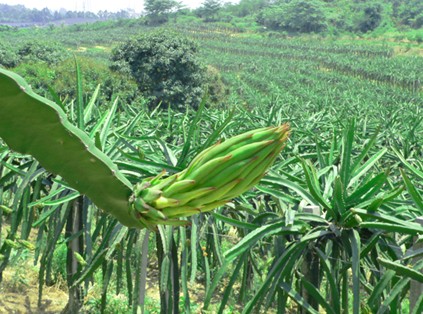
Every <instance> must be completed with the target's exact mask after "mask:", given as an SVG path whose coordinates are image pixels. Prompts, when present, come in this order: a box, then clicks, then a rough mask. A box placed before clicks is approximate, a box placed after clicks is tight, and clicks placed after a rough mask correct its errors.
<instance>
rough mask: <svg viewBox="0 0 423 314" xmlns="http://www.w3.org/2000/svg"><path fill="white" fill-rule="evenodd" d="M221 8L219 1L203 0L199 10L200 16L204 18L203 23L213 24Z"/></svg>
mask: <svg viewBox="0 0 423 314" xmlns="http://www.w3.org/2000/svg"><path fill="white" fill-rule="evenodd" d="M221 7H222V4H221V2H220V0H205V1H204V2H203V5H202V7H200V8H199V12H200V16H201V17H203V18H204V21H205V22H213V21H215V20H216V15H217V13H218V12H219V10H220V9H221Z"/></svg>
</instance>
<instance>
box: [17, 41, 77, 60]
mask: <svg viewBox="0 0 423 314" xmlns="http://www.w3.org/2000/svg"><path fill="white" fill-rule="evenodd" d="M18 55H19V56H20V58H21V59H22V62H28V63H29V62H39V61H42V62H46V63H48V64H57V63H59V62H61V61H63V60H65V59H66V58H68V57H69V52H68V51H67V50H66V49H65V48H64V47H63V46H61V45H58V44H54V43H50V42H49V43H43V42H28V43H26V44H24V45H23V46H22V47H21V48H20V49H19V51H18Z"/></svg>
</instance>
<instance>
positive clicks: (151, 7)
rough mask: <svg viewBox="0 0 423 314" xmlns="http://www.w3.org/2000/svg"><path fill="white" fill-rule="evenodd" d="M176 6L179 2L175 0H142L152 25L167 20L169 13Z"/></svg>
mask: <svg viewBox="0 0 423 314" xmlns="http://www.w3.org/2000/svg"><path fill="white" fill-rule="evenodd" d="M178 6H179V3H178V2H177V1H176V0H146V1H145V2H144V10H145V11H146V13H147V17H148V19H149V23H150V24H153V25H157V24H162V23H165V22H167V21H168V19H169V14H170V13H171V12H172V11H173V10H175V9H176V8H177V7H178Z"/></svg>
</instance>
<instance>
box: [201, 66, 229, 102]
mask: <svg viewBox="0 0 423 314" xmlns="http://www.w3.org/2000/svg"><path fill="white" fill-rule="evenodd" d="M206 78H207V81H206V87H207V95H208V100H209V101H210V102H212V103H213V104H217V105H219V104H220V103H221V102H222V101H223V100H224V99H225V97H226V95H227V93H228V92H229V90H228V88H227V87H226V86H225V83H224V82H223V80H222V76H221V74H220V72H219V70H218V69H216V68H215V67H212V66H211V65H209V66H207V74H206Z"/></svg>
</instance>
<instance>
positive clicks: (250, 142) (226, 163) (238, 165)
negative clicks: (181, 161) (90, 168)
mask: <svg viewBox="0 0 423 314" xmlns="http://www.w3.org/2000/svg"><path fill="white" fill-rule="evenodd" d="M288 135H289V126H288V125H286V124H285V125H281V126H279V127H269V128H262V129H258V130H253V131H249V132H247V133H244V134H241V135H238V136H235V137H232V138H230V139H228V140H226V141H224V142H222V143H220V142H219V143H217V144H215V145H213V146H211V147H209V148H207V149H205V150H204V151H202V152H201V153H199V154H198V155H197V156H196V157H195V158H194V160H193V161H192V162H191V163H190V164H189V166H188V167H187V168H186V169H185V170H183V171H181V172H179V173H177V174H174V175H172V176H170V177H167V178H163V177H164V175H165V172H161V173H160V174H159V175H158V176H156V177H154V178H149V179H146V180H143V181H142V182H140V183H139V184H137V185H136V187H135V189H134V194H133V195H132V196H131V200H130V203H131V206H130V213H131V215H133V216H134V217H135V218H136V219H137V220H138V221H140V222H141V224H143V225H144V226H145V227H147V228H150V229H154V228H155V227H156V225H157V224H166V225H174V226H182V225H186V224H187V221H186V220H179V218H180V217H187V216H191V215H194V214H196V213H200V212H207V211H211V210H213V209H214V208H216V207H219V206H222V205H224V204H225V203H227V202H229V201H230V200H231V199H233V198H234V197H237V196H239V195H241V194H242V193H244V192H246V191H248V190H249V189H250V188H252V187H253V186H254V185H255V184H257V183H258V182H259V181H260V179H261V178H262V177H263V176H264V175H265V173H266V171H267V169H268V168H269V167H270V166H271V165H272V164H273V162H274V161H275V159H276V158H277V157H278V155H279V153H280V151H281V150H282V148H283V147H284V146H285V142H286V140H287V138H288Z"/></svg>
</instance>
